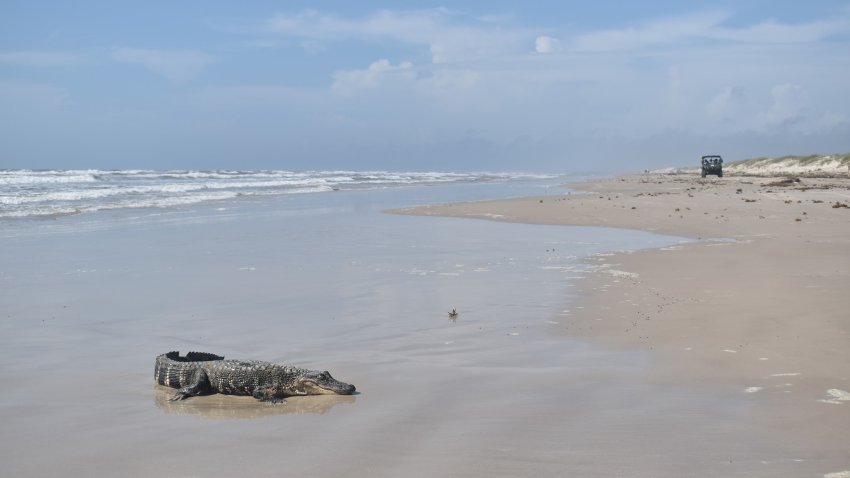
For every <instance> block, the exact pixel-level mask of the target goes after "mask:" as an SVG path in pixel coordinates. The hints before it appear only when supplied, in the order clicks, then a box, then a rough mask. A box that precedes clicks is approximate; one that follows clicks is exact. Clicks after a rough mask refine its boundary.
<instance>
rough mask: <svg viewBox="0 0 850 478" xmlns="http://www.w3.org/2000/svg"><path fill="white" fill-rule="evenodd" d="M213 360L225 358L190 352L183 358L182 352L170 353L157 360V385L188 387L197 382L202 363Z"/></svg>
mask: <svg viewBox="0 0 850 478" xmlns="http://www.w3.org/2000/svg"><path fill="white" fill-rule="evenodd" d="M213 360H224V357H222V356H220V355H215V354H210V353H205V352H189V353H187V354H186V356H185V357H181V356H180V352H168V353H167V354H162V355H160V356H159V357H157V358H156V365H155V367H154V378H155V379H156V383H158V384H160V385H165V386H166V387H172V388H182V387H186V386H188V385H192V384H193V383H194V382H195V381H196V380H197V371H198V369H199V368H200V367H201V365H200V362H209V361H213Z"/></svg>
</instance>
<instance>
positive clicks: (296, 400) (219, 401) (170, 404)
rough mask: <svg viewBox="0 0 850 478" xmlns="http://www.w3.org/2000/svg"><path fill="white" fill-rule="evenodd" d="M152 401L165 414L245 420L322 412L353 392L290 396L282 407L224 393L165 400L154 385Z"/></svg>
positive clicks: (350, 398) (344, 401) (347, 400)
mask: <svg viewBox="0 0 850 478" xmlns="http://www.w3.org/2000/svg"><path fill="white" fill-rule="evenodd" d="M156 388H157V390H156V392H157V393H156V394H155V396H154V404H155V405H156V406H157V407H158V408H159V409H161V410H162V411H164V412H166V413H171V414H175V415H200V416H202V417H204V418H207V419H212V420H249V419H258V418H269V417H272V416H277V415H301V414H306V413H315V414H319V415H321V414H325V413H327V412H329V411H330V410H331V408H333V407H335V406H337V405H339V404H351V403H354V402H355V401H356V400H357V398H356V397H355V396H353V395H321V396H312V397H291V398H289V399H287V400H286V406H285V407H280V406H269V405H266V404H265V403H262V402H258V401H256V400H254V399H253V398H251V397H234V396H228V395H207V396H203V397H195V398H193V399H192V400H179V401H172V400H169V399H168V397H169V395H168V394H166V393H163V392H164V391H165V390H166V389H165V388H163V387H159V386H157V387H156Z"/></svg>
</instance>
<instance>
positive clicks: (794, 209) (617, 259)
mask: <svg viewBox="0 0 850 478" xmlns="http://www.w3.org/2000/svg"><path fill="white" fill-rule="evenodd" d="M572 187H573V188H574V189H575V191H573V192H570V193H565V194H564V195H559V196H544V197H532V198H521V199H510V200H503V201H485V202H478V203H466V204H446V205H440V206H432V207H424V208H418V209H416V210H413V211H405V212H407V213H415V214H423V215H448V216H458V217H471V218H484V219H489V220H500V221H510V222H529V223H543V224H570V225H590V226H592V225H597V226H614V227H626V228H635V229H642V230H649V231H657V232H663V233H667V234H675V235H682V236H687V237H691V238H697V239H701V240H700V242H698V243H694V244H687V245H678V246H673V247H665V248H660V249H650V250H642V251H638V252H634V253H625V254H613V255H602V256H597V257H592V258H589V259H588V261H587V264H588V270H589V271H591V272H590V274H589V278H588V280H586V281H582V282H580V283H579V284H578V285H577V287H576V288H575V289H572V294H573V295H574V296H575V297H578V298H579V299H578V301H577V302H576V303H575V304H574V305H573V306H572V307H570V310H569V311H567V312H565V313H564V314H563V317H562V321H561V327H560V328H559V331H558V333H559V334H561V335H562V336H564V337H569V338H580V339H585V340H590V341H592V342H593V343H599V344H605V345H608V346H612V347H618V348H622V349H626V350H643V351H646V352H647V363H648V366H647V380H650V381H651V382H652V383H657V384H663V385H665V386H672V387H680V386H681V387H687V388H690V389H693V390H703V391H709V390H712V391H719V390H723V391H727V392H729V393H738V394H739V395H740V396H741V397H746V400H747V403H748V404H749V406H748V408H747V410H746V412H744V413H740V415H739V416H737V417H736V420H739V421H740V422H739V425H740V429H741V430H742V431H746V432H748V433H750V434H751V436H750V437H749V438H747V439H746V440H745V439H744V438H734V437H730V440H736V441H738V442H739V443H740V445H741V446H742V447H746V446H748V445H749V444H751V443H752V441H749V442H748V440H753V441H755V442H758V443H762V444H765V445H767V444H769V445H768V447H769V448H773V447H775V449H785V450H786V452H787V453H788V455H787V459H788V462H787V463H786V464H785V465H784V466H779V467H776V468H774V469H767V468H765V470H764V471H763V472H762V473H764V474H763V475H762V474H759V473H758V472H755V471H753V470H750V471H747V472H743V474H742V476H824V475H826V474H828V473H838V472H841V471H845V470H848V469H850V441H848V440H847V439H846V436H847V431H848V430H850V408H848V407H850V392H848V391H850V312H848V311H850V295H848V284H850V209H848V208H847V207H846V206H847V205H850V181H848V180H846V179H811V178H807V179H803V180H801V181H799V182H788V183H783V182H782V181H781V178H780V179H777V178H753V177H746V178H743V177H742V178H735V177H726V178H723V179H717V178H707V179H700V178H699V177H697V176H690V177H689V176H667V175H651V174H648V175H639V176H629V177H622V178H614V179H609V180H601V181H595V182H588V183H584V184H577V185H572ZM701 413H704V414H711V410H710V409H707V410H703V411H702V412H701ZM655 432H656V433H657V432H658V430H655ZM648 435H649V436H652V435H653V433H652V432H648ZM705 446H706V451H707V452H708V451H709V450H710V448H711V447H712V446H713V445H712V444H711V441H710V440H706V442H705ZM763 461H764V462H765V465H766V466H767V463H768V462H771V459H768V458H765V459H764V460H763ZM776 461H777V460H776V459H775V458H774V459H773V462H774V464H775V463H776ZM703 471H705V470H703ZM710 475H711V474H710V473H700V472H699V471H698V470H695V471H694V476H710ZM725 476H732V473H729V474H726V475H725ZM834 476H838V475H834Z"/></svg>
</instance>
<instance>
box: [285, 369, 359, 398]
mask: <svg viewBox="0 0 850 478" xmlns="http://www.w3.org/2000/svg"><path fill="white" fill-rule="evenodd" d="M294 388H295V390H296V391H297V393H298V394H299V395H351V394H352V393H354V390H355V387H354V385H349V384H347V383H345V382H340V381H339V380H337V379H335V378H333V377H331V374H329V373H328V372H327V371H325V372H319V371H316V370H305V371H304V373H303V374H302V375H301V376H299V377H298V378H297V379H296V382H295V387H294Z"/></svg>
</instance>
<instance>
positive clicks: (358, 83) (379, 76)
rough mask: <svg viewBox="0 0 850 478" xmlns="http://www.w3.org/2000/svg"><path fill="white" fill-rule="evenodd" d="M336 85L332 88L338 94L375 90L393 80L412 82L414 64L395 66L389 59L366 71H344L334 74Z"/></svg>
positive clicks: (375, 64)
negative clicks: (366, 89) (359, 90)
mask: <svg viewBox="0 0 850 478" xmlns="http://www.w3.org/2000/svg"><path fill="white" fill-rule="evenodd" d="M333 76H334V83H333V86H332V87H331V88H332V89H333V90H334V91H337V92H351V91H352V90H358V89H364V88H374V87H376V86H379V85H381V84H383V83H384V82H385V81H387V80H391V79H399V78H401V79H405V80H412V79H414V78H415V77H416V73H415V72H414V70H413V64H412V63H410V62H402V63H399V64H398V65H395V66H393V64H392V63H390V61H389V60H387V59H381V60H378V61H376V62H374V63H372V64H371V65H369V67H368V68H366V69H365V70H343V71H337V72H336V73H334V75H333Z"/></svg>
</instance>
